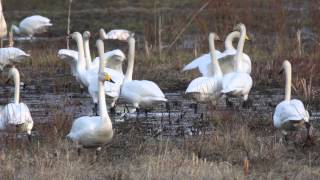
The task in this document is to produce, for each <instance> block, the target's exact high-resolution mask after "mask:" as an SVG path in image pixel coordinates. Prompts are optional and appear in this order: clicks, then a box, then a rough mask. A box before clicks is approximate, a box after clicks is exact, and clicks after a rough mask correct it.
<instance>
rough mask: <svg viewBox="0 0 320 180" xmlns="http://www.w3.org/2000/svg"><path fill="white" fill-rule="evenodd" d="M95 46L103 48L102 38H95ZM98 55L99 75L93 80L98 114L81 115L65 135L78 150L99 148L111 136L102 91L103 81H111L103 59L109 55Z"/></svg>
mask: <svg viewBox="0 0 320 180" xmlns="http://www.w3.org/2000/svg"><path fill="white" fill-rule="evenodd" d="M97 47H98V48H99V49H103V42H102V40H97ZM99 55H100V66H99V75H98V76H96V79H95V81H96V82H97V83H98V91H99V95H98V96H99V97H98V98H99V112H100V116H83V117H79V118H77V119H76V120H75V121H74V122H73V124H72V127H71V130H70V132H69V134H68V135H67V137H68V138H70V139H71V140H72V141H74V142H75V143H76V145H77V147H78V150H80V148H81V147H97V148H100V147H101V146H102V145H104V144H106V143H108V142H109V141H110V140H111V139H112V137H113V129H112V122H111V119H110V117H109V115H108V112H107V106H106V103H105V101H106V99H105V91H104V87H105V83H104V81H111V78H112V77H111V78H110V76H109V75H108V74H106V73H105V71H104V67H105V64H106V62H105V60H106V59H109V58H110V57H104V56H103V53H100V54H99Z"/></svg>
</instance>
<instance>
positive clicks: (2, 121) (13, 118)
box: [0, 67, 33, 137]
mask: <svg viewBox="0 0 320 180" xmlns="http://www.w3.org/2000/svg"><path fill="white" fill-rule="evenodd" d="M8 78H9V79H13V81H14V87H15V89H14V102H13V103H9V104H7V105H6V106H5V107H4V108H3V109H2V110H1V113H0V129H5V128H6V127H7V126H8V125H14V126H16V127H18V128H19V130H20V131H22V132H26V133H27V134H28V135H29V137H30V135H31V130H32V127H33V120H32V117H31V114H30V111H29V108H28V106H27V105H26V104H24V103H19V96H20V75H19V71H18V70H17V69H16V68H15V67H12V68H11V69H10V70H9V75H8ZM9 79H8V80H9Z"/></svg>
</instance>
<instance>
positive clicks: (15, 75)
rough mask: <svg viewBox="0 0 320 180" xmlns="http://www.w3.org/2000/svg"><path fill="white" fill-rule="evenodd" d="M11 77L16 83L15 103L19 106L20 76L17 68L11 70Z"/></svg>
mask: <svg viewBox="0 0 320 180" xmlns="http://www.w3.org/2000/svg"><path fill="white" fill-rule="evenodd" d="M10 76H11V77H12V79H13V81H14V103H15V104H19V99H20V74H19V71H18V69H16V68H15V67H13V68H11V70H10Z"/></svg>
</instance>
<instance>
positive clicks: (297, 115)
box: [273, 60, 310, 135]
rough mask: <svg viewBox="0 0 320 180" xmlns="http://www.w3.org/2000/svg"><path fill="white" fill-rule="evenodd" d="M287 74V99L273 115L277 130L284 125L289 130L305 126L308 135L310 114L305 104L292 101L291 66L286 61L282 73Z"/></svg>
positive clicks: (295, 100) (278, 106) (296, 100)
mask: <svg viewBox="0 0 320 180" xmlns="http://www.w3.org/2000/svg"><path fill="white" fill-rule="evenodd" d="M282 71H284V72H285V77H286V86H285V98H284V100H283V101H282V102H280V103H279V104H278V105H277V107H276V109H275V112H274V115H273V124H274V126H275V127H276V128H280V127H282V126H283V125H287V126H286V127H285V129H286V130H288V129H295V128H297V127H299V126H302V125H305V126H306V128H307V129H308V135H309V133H310V132H309V130H310V124H309V113H308V111H306V109H305V108H304V105H303V103H302V102H301V101H300V100H298V99H292V100H291V75H292V73H291V64H290V62H289V61H287V60H285V61H284V62H283V64H282V70H281V72H282Z"/></svg>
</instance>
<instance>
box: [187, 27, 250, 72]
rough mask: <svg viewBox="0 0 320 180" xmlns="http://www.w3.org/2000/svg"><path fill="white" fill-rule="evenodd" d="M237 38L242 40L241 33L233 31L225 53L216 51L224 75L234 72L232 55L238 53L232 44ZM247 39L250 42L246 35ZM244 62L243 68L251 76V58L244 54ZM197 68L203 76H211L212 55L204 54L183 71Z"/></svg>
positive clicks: (229, 36) (229, 35)
mask: <svg viewBox="0 0 320 180" xmlns="http://www.w3.org/2000/svg"><path fill="white" fill-rule="evenodd" d="M235 38H240V32H238V31H233V32H231V33H229V34H228V36H227V38H226V40H225V50H224V52H223V53H221V52H220V51H218V50H216V51H215V52H216V56H217V58H218V60H219V65H220V67H221V70H222V73H223V74H227V73H230V72H232V71H233V70H234V61H233V58H232V55H233V56H234V55H235V54H236V52H237V51H236V49H235V48H234V47H233V44H232V42H233V40H234V39H235ZM246 39H247V40H249V38H248V37H247V35H246ZM242 60H243V63H242V66H243V67H242V68H243V69H244V71H245V72H247V73H249V74H250V73H251V60H250V57H249V56H248V55H247V54H245V53H243V59H242ZM195 68H198V69H199V71H200V73H201V74H202V76H211V75H212V72H211V70H212V67H211V58H210V53H208V54H204V55H202V56H200V57H199V58H196V59H195V60H193V61H192V62H191V63H189V64H187V65H186V66H185V67H184V68H183V70H182V71H186V70H191V69H195Z"/></svg>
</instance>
